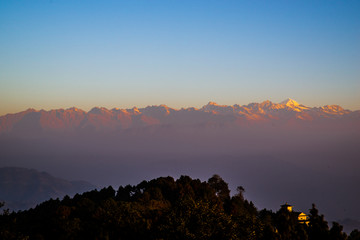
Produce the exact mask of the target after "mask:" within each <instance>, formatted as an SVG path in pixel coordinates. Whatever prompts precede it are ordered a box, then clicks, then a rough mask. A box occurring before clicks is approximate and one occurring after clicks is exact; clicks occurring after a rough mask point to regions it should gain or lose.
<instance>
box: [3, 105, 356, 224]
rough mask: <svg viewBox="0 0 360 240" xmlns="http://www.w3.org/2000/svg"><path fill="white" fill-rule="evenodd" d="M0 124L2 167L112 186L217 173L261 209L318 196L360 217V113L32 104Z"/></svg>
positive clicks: (332, 215) (327, 209)
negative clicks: (47, 107)
mask: <svg viewBox="0 0 360 240" xmlns="http://www.w3.org/2000/svg"><path fill="white" fill-rule="evenodd" d="M0 126H1V135H0V141H1V144H0V148H1V151H0V157H1V159H2V161H1V163H0V167H5V166H16V167H26V168H35V169H38V170H40V171H47V172H49V173H50V174H52V175H54V176H57V177H61V178H65V179H70V180H85V181H88V182H90V183H92V184H94V185H97V186H99V187H101V186H108V185H113V186H114V187H115V188H116V187H118V186H119V185H122V184H123V185H124V184H128V183H130V184H136V183H138V182H140V181H142V180H144V179H151V178H154V177H157V176H173V177H179V176H180V175H189V176H195V177H199V178H200V179H203V180H206V179H208V178H209V176H211V175H212V174H214V173H217V174H219V175H221V176H222V177H223V178H224V179H225V180H227V179H229V180H228V182H229V184H230V188H231V189H232V190H233V191H235V188H236V186H238V185H242V186H243V187H244V188H245V190H248V191H246V193H245V195H246V196H247V197H248V199H249V200H252V201H253V202H254V203H255V204H256V206H258V207H261V208H270V209H278V207H279V204H281V203H283V202H285V201H288V202H292V203H296V206H297V207H298V208H299V209H303V210H304V211H305V210H307V209H309V206H311V204H312V203H316V204H317V206H318V207H319V209H320V210H321V211H322V212H324V213H325V214H326V216H327V217H328V218H329V219H333V220H341V219H345V218H352V219H358V216H359V215H360V207H359V206H358V204H357V203H358V199H359V197H360V191H359V188H358V187H357V183H358V182H360V176H359V174H358V169H359V167H360V162H359V159H360V150H359V147H358V146H359V145H358V143H359V142H360V111H350V110H345V109H343V108H341V107H340V106H337V105H332V106H323V107H309V106H305V105H302V104H300V103H297V102H296V101H294V100H291V99H287V100H285V101H283V102H281V103H272V102H270V101H264V102H261V103H250V104H247V105H237V104H235V105H233V106H225V105H218V104H216V103H213V102H210V103H209V104H207V105H205V106H203V107H202V108H200V109H196V108H187V109H173V108H171V107H168V106H166V105H160V106H149V107H146V108H140V109H138V108H132V109H116V108H114V109H106V108H98V107H97V108H93V109H92V110H91V111H89V112H85V111H83V110H81V109H77V108H70V109H65V110H64V109H58V110H50V111H45V110H40V111H39V110H35V109H29V110H26V111H24V112H20V113H16V114H8V115H5V116H2V117H0ZM334 191H336V192H337V194H334Z"/></svg>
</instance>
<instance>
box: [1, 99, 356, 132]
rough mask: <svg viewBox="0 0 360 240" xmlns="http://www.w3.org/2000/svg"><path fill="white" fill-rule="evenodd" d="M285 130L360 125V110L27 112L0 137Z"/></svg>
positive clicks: (268, 105)
mask: <svg viewBox="0 0 360 240" xmlns="http://www.w3.org/2000/svg"><path fill="white" fill-rule="evenodd" d="M267 123H271V124H273V125H274V124H277V125H282V126H284V125H285V126H288V125H294V124H295V125H296V124H303V123H307V124H309V123H311V124H318V123H320V124H324V123H326V124H333V123H336V124H339V123H340V124H346V125H349V124H350V125H356V126H359V125H360V111H359V110H358V111H350V110H345V109H343V108H342V107H340V106H338V105H326V106H323V107H308V106H305V105H302V104H299V103H298V102H296V101H294V100H292V99H287V100H285V101H282V102H280V103H273V102H271V101H264V102H262V103H250V104H248V105H242V106H241V105H238V104H235V105H233V106H227V105H218V104H216V103H214V102H209V103H208V104H207V105H205V106H203V107H202V108H199V109H197V108H193V107H190V108H182V109H174V108H170V107H168V106H166V105H160V106H148V107H145V108H136V107H134V108H132V109H118V108H113V109H107V108H103V107H94V108H93V109H91V110H90V111H89V112H86V111H83V110H81V109H78V108H75V107H73V108H69V109H56V110H50V111H45V110H39V111H38V110H35V109H28V110H26V111H23V112H19V113H15V114H7V115H4V116H1V117H0V133H5V132H7V133H9V132H14V131H15V132H19V131H20V132H22V131H27V130H31V131H33V130H50V131H70V130H76V129H78V130H81V129H82V130H83V129H88V130H101V129H103V130H104V129H110V130H126V129H131V128H139V127H146V126H163V125H166V126H201V125H202V126H207V125H211V126H214V125H217V126H229V125H231V126H244V125H249V124H250V125H257V124H267Z"/></svg>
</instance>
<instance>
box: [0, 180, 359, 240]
mask: <svg viewBox="0 0 360 240" xmlns="http://www.w3.org/2000/svg"><path fill="white" fill-rule="evenodd" d="M243 192H244V189H243V188H242V187H238V192H237V194H235V195H234V196H232V197H231V196H230V191H229V188H228V184H227V183H226V182H225V181H224V180H223V179H222V178H221V177H220V176H218V175H214V176H213V177H211V178H210V179H209V180H208V181H207V182H201V181H200V180H198V179H191V178H190V177H188V176H181V177H180V178H179V179H178V180H174V179H173V178H171V177H161V178H157V179H154V180H151V181H143V182H141V183H140V184H138V185H136V186H130V185H127V186H125V187H123V186H120V187H119V189H118V190H117V191H115V190H114V189H113V188H112V187H108V188H103V189H101V190H100V191H97V190H94V191H91V192H86V193H83V194H76V195H75V196H74V197H73V198H70V197H65V198H63V199H62V200H59V199H56V200H49V201H46V202H44V203H42V204H40V205H38V206H37V207H36V208H34V209H30V210H27V211H23V212H17V213H8V212H6V211H4V212H3V214H2V215H1V216H0V232H1V235H0V238H1V239H148V240H152V239H154V240H155V239H159V240H160V239H172V240H176V239H196V240H199V239H200V240H201V239H216V240H218V239H221V240H225V239H259V240H261V239H263V240H265V239H280V240H282V239H292V240H296V239H299V240H300V239H309V240H315V239H316V240H319V239H323V240H326V239H329V240H333V239H350V240H354V239H360V232H359V231H357V230H354V231H353V232H352V233H351V234H350V236H349V237H347V236H346V234H345V233H343V232H342V226H340V225H339V224H338V223H332V226H331V227H329V226H328V223H327V222H326V221H325V220H324V216H323V215H320V214H319V213H318V210H317V209H316V207H315V205H313V206H312V208H311V209H310V214H309V217H310V222H309V225H308V226H307V225H306V224H301V223H299V222H298V220H297V215H296V213H294V212H289V211H287V210H286V209H283V208H281V209H280V210H279V211H277V212H272V211H268V210H266V209H264V210H261V211H259V210H258V209H257V208H256V207H255V206H254V204H253V203H252V202H249V201H247V200H246V199H244V196H243Z"/></svg>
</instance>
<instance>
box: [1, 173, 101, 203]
mask: <svg viewBox="0 0 360 240" xmlns="http://www.w3.org/2000/svg"><path fill="white" fill-rule="evenodd" d="M92 189H95V186H94V185H92V184H90V183H88V182H85V181H67V180H64V179H60V178H55V177H53V176H51V175H50V174H48V173H46V172H38V171H36V170H34V169H26V168H17V167H4V168H0V201H4V202H5V208H9V209H11V210H24V209H28V208H30V207H35V206H36V204H38V203H41V202H43V201H45V200H48V199H50V198H62V197H64V196H65V195H74V194H76V193H82V192H84V191H89V190H92Z"/></svg>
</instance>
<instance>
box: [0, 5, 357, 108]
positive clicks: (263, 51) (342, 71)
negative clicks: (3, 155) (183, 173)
mask: <svg viewBox="0 0 360 240" xmlns="http://www.w3.org/2000/svg"><path fill="white" fill-rule="evenodd" d="M359 13H360V1H355V0H353V1H352V0H349V1H304V0H301V1H241V0H236V1H231V0H227V1H220V0H219V1H213V0H206V1H205V0H204V1H200V0H195V1H194V0H191V1H184V0H182V1H174V0H164V1H158V0H152V1H149V0H144V1H137V0H134V1H130V0H127V1H110V0H107V1H100V0H98V1H90V0H86V1H80V0H71V1H66V0H61V1H60V0H52V1H36V0H32V1H25V0H24V1H20V0H14V1H10V0H2V1H0V115H4V114H6V113H12V112H18V111H22V110H25V109H27V108H30V107H32V108H35V109H46V110H48V109H52V108H68V107H72V106H76V107H79V108H82V109H84V110H89V109H90V108H92V107H94V106H104V107H107V108H113V107H119V108H130V107H133V106H138V107H144V106H147V105H158V104H167V105H168V106H171V107H174V108H181V107H188V106H195V107H200V106H202V105H205V104H206V103H207V102H208V101H215V102H218V103H219V104H229V105H230V104H231V105H232V104H235V103H238V104H247V103H250V102H261V101H263V100H267V99H269V100H271V101H273V102H279V101H282V100H284V99H286V98H288V97H290V98H293V99H295V100H297V101H298V102H300V103H303V104H305V105H308V106H322V105H326V104H339V105H341V106H343V107H345V108H347V109H352V110H357V109H360V14H359Z"/></svg>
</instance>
